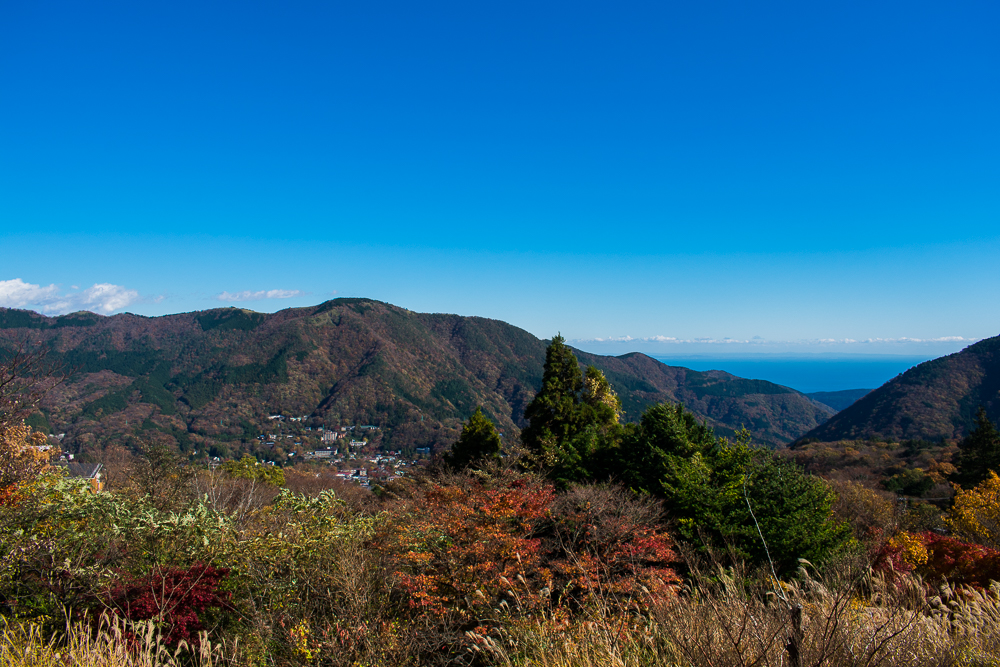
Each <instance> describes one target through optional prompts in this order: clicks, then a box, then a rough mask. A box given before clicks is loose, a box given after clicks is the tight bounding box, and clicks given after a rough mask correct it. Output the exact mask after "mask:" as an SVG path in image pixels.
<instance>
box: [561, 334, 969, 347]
mask: <svg viewBox="0 0 1000 667" xmlns="http://www.w3.org/2000/svg"><path fill="white" fill-rule="evenodd" d="M979 340H981V339H980V338H966V337H964V336H940V337H938V338H910V337H906V336H904V337H901V338H862V339H855V338H815V339H808V340H767V339H764V338H761V337H760V336H754V337H753V338H750V339H748V340H744V339H739V338H675V337H673V336H646V337H642V338H636V337H633V336H609V337H607V338H576V339H570V340H569V342H570V343H669V344H674V345H733V344H741V345H753V346H771V345H781V346H793V347H810V346H830V345H848V346H864V345H869V346H871V345H879V346H884V345H908V344H917V343H919V344H923V343H968V344H970V345H971V344H972V343H975V342H978V341H979Z"/></svg>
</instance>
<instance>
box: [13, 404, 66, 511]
mask: <svg viewBox="0 0 1000 667" xmlns="http://www.w3.org/2000/svg"><path fill="white" fill-rule="evenodd" d="M58 453H59V451H58V450H57V449H56V448H54V447H50V446H49V443H48V440H47V439H46V438H45V436H44V435H43V434H42V433H38V432H36V431H33V430H32V429H31V427H30V426H28V425H27V424H25V423H24V422H23V421H21V422H16V423H13V424H8V425H7V426H6V427H4V428H2V429H0V505H15V504H17V503H18V499H19V497H20V495H21V491H22V489H23V486H24V485H25V484H28V483H30V482H32V481H34V480H35V479H37V478H38V476H39V475H41V474H42V473H44V472H46V471H47V470H49V468H50V460H51V459H52V458H53V457H54V456H56V455H57V454H58Z"/></svg>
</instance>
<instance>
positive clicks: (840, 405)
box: [806, 389, 873, 412]
mask: <svg viewBox="0 0 1000 667" xmlns="http://www.w3.org/2000/svg"><path fill="white" fill-rule="evenodd" d="M871 391H873V390H871V389H843V390H841V391H814V392H810V393H808V394H806V396H808V397H809V398H811V399H812V400H814V401H819V402H820V403H822V404H823V405H829V406H830V407H831V408H833V409H834V410H835V411H837V412H839V411H841V410H843V409H844V408H846V407H848V406H849V405H851V404H853V403H854V402H855V401H857V400H858V399H859V398H861V397H862V396H865V395H867V394H868V393H870V392H871Z"/></svg>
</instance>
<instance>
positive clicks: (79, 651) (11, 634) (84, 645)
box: [0, 616, 237, 667]
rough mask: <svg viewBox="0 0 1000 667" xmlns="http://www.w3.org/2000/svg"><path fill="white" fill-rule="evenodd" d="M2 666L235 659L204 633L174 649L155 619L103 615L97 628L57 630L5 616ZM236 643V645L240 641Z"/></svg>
mask: <svg viewBox="0 0 1000 667" xmlns="http://www.w3.org/2000/svg"><path fill="white" fill-rule="evenodd" d="M0 623H2V625H0V667H66V666H67V665H75V666H79V667H179V666H180V665H185V666H190V667H214V666H215V665H222V664H228V663H231V662H233V658H234V657H235V656H236V655H237V651H235V650H233V651H230V652H229V656H228V658H227V657H226V655H225V654H224V651H223V649H222V647H221V646H219V645H217V644H216V645H213V644H212V643H211V642H210V641H209V640H208V636H207V633H202V636H201V638H200V639H201V643H200V645H199V646H198V647H191V646H188V645H187V644H186V643H185V642H181V643H180V644H179V645H178V646H177V647H175V648H174V649H173V650H171V649H169V648H168V647H167V646H166V645H165V644H164V643H163V637H162V636H161V635H160V634H159V632H157V630H156V627H155V626H154V625H153V624H152V623H151V622H138V623H130V622H127V621H123V620H120V619H113V620H112V619H109V618H108V617H107V616H102V617H101V618H100V620H99V621H98V622H97V627H96V628H94V627H93V626H92V624H89V623H76V624H72V625H70V626H69V628H68V629H67V631H66V632H65V633H62V634H60V635H56V636H52V635H48V634H46V633H45V632H44V631H43V628H42V626H41V625H39V624H37V623H32V622H9V621H7V620H5V619H0ZM234 648H235V647H234Z"/></svg>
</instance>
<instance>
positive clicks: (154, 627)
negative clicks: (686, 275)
mask: <svg viewBox="0 0 1000 667" xmlns="http://www.w3.org/2000/svg"><path fill="white" fill-rule="evenodd" d="M18 405H19V404H18V403H17V401H12V402H11V401H8V403H7V407H8V409H7V411H6V412H3V411H2V410H0V551H2V553H4V554H6V555H7V556H6V557H5V558H4V559H3V560H2V561H0V632H2V634H3V637H2V643H0V644H2V645H0V664H2V665H7V664H10V665H57V664H59V665H62V664H80V665H108V666H112V665H114V666H119V665H120V666H122V667H125V666H131V665H181V664H197V665H220V664H233V665H345V666H346V665H438V664H441V665H444V664H470V665H471V664H476V665H540V666H543V665H544V666H549V665H551V666H556V665H558V666H560V667H576V666H580V667H584V666H590V665H678V666H681V665H684V666H689V665H699V666H700V665H705V666H708V665H774V666H778V665H817V666H818V665H852V666H854V665H888V664H891V665H914V666H916V665H921V666H923V665H927V666H931V665H995V664H998V662H1000V661H998V656H1000V586H998V585H997V584H996V583H995V580H997V579H1000V551H998V548H1000V544H998V535H1000V529H998V527H1000V477H997V476H996V475H995V474H994V473H993V472H992V471H991V470H989V469H985V468H984V466H987V465H989V464H990V463H991V462H992V461H994V459H993V458H991V456H992V454H990V452H993V451H994V449H993V448H994V447H995V446H997V445H1000V443H995V442H993V440H991V439H990V438H993V437H994V435H992V433H993V432H989V431H988V429H987V428H986V422H984V425H983V429H982V430H981V431H980V432H977V435H976V437H975V438H972V439H970V441H969V443H968V445H967V446H965V447H963V448H962V457H960V459H959V472H960V473H961V474H963V475H965V478H966V479H968V480H970V481H969V483H968V485H967V487H966V488H964V489H959V490H958V492H957V495H956V497H955V501H954V503H953V505H952V506H950V507H949V508H947V510H946V511H944V512H941V511H939V512H938V515H937V521H938V524H940V526H941V527H944V528H946V529H947V530H937V531H935V530H927V529H926V528H928V527H937V524H934V525H931V524H928V521H927V517H926V516H925V515H926V513H927V510H926V507H924V508H922V509H919V510H917V509H914V507H912V506H910V507H909V508H902V507H901V506H900V504H899V503H897V502H895V498H894V497H893V496H891V495H890V494H888V493H886V492H884V491H879V490H875V489H872V488H868V487H866V486H864V485H862V484H859V483H856V482H851V481H837V482H825V481H823V480H821V479H819V478H817V477H811V476H809V475H806V474H805V473H803V472H802V471H801V470H800V469H799V468H798V467H796V466H795V464H794V463H792V462H790V461H789V460H788V459H786V458H780V457H775V456H774V455H773V454H772V453H770V452H769V451H767V450H762V449H758V448H755V447H754V446H753V445H752V444H751V443H750V442H749V440H748V439H747V437H746V435H745V434H744V435H741V436H740V437H739V438H737V439H736V440H735V441H731V440H727V439H725V438H718V437H716V436H715V434H714V433H712V431H711V430H710V429H708V428H707V427H706V426H704V424H699V423H698V422H697V421H696V420H695V419H694V418H693V417H692V416H691V415H690V414H688V413H686V412H685V411H684V410H683V409H682V408H680V407H679V406H672V405H666V404H662V405H657V406H653V407H652V408H650V409H649V410H647V411H646V413H644V415H643V417H642V419H641V420H640V422H639V423H637V424H631V425H628V424H626V425H623V424H621V423H620V419H619V416H620V403H619V402H618V400H617V397H616V396H615V394H614V392H613V391H612V390H611V387H610V385H609V384H608V382H607V380H606V379H605V378H604V376H603V375H602V374H601V373H600V372H598V371H596V370H594V369H588V370H587V371H586V372H582V371H581V369H580V367H579V365H578V364H577V363H576V359H575V358H574V357H573V355H572V354H571V353H570V352H569V351H568V349H567V348H565V347H564V346H562V341H561V340H560V339H558V338H557V339H556V340H555V341H554V342H553V345H552V346H550V348H549V352H548V358H547V362H546V368H545V378H544V381H543V386H542V389H541V390H540V391H539V392H538V394H537V396H536V398H535V400H534V401H533V402H532V404H530V405H529V406H528V410H527V414H528V417H529V419H530V421H531V427H530V428H529V429H528V430H526V431H525V433H524V435H523V445H524V446H523V449H510V448H507V449H505V448H504V446H503V444H502V441H501V440H500V438H498V437H497V435H496V432H495V429H494V427H493V425H492V423H491V422H490V421H489V419H487V418H486V417H485V416H484V415H483V413H482V412H481V411H476V412H475V413H473V415H472V417H471V418H470V419H469V420H468V422H467V423H466V427H465V429H464V430H463V433H462V436H461V438H459V440H458V442H457V443H456V444H455V446H454V448H453V450H452V452H451V453H450V454H449V456H447V457H445V458H444V459H442V460H441V461H440V462H439V463H438V465H436V466H435V467H432V468H431V469H428V470H427V472H426V473H425V474H423V475H418V476H414V477H413V478H409V479H404V480H397V481H396V482H393V483H391V484H389V485H387V486H385V487H383V488H381V489H379V491H378V493H377V494H370V493H368V492H363V491H361V490H360V489H358V488H356V487H352V486H348V485H344V484H342V483H340V482H338V481H336V480H334V479H328V478H326V477H325V476H323V475H322V474H321V473H320V472H319V471H318V469H307V468H300V469H285V470H282V469H280V468H274V467H268V466H259V465H257V463H256V461H255V460H254V459H252V458H250V457H247V458H244V459H242V460H239V461H231V462H229V463H227V464H226V465H223V466H221V467H219V468H217V469H214V470H209V469H207V468H204V469H199V468H196V467H194V466H192V465H190V464H189V463H188V462H186V461H184V460H183V459H182V458H180V456H179V455H178V454H177V453H176V452H174V451H171V450H168V449H164V448H162V447H150V448H146V449H145V450H144V451H141V452H139V453H137V454H133V453H130V452H125V451H122V452H119V453H118V454H117V457H118V459H119V460H120V465H119V466H117V467H116V468H115V470H114V471H113V472H114V474H113V475H111V476H109V478H108V479H107V485H106V486H105V488H104V489H102V490H100V491H97V490H95V488H94V486H92V485H91V484H90V483H88V482H86V481H84V480H78V479H72V478H68V477H66V476H64V475H62V474H61V473H60V472H59V471H57V470H55V469H53V468H52V467H51V466H50V465H49V458H50V456H51V454H52V452H53V450H42V449H41V448H39V447H38V445H40V444H42V443H43V442H44V439H42V438H39V437H38V436H37V434H35V433H33V432H32V430H31V428H30V427H28V426H26V425H25V424H24V423H23V421H21V419H20V418H19V413H18V410H20V411H21V412H23V410H24V407H23V405H20V407H18ZM11 406H13V409H11ZM0 407H3V396H2V392H0ZM998 451H1000V450H998ZM110 454H111V452H109V456H110ZM915 513H916V514H918V515H919V516H915ZM945 533H947V534H945Z"/></svg>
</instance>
